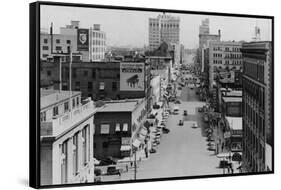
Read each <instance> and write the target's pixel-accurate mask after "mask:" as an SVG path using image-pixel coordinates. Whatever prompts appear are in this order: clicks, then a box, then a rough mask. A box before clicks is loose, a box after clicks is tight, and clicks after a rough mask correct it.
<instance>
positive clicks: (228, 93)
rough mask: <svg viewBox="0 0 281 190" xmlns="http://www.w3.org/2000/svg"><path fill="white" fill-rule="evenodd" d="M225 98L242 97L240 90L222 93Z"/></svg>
mask: <svg viewBox="0 0 281 190" xmlns="http://www.w3.org/2000/svg"><path fill="white" fill-rule="evenodd" d="M223 94H224V95H226V96H241V97H242V90H231V91H227V92H223Z"/></svg>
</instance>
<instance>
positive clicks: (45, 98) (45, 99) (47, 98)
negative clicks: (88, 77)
mask: <svg viewBox="0 0 281 190" xmlns="http://www.w3.org/2000/svg"><path fill="white" fill-rule="evenodd" d="M70 93H71V97H74V96H77V95H79V94H81V92H78V91H72V92H69V91H59V90H44V89H41V91H40V106H41V109H43V108H46V107H48V106H51V105H53V104H55V103H58V102H61V101H63V100H66V99H68V98H69V95H70Z"/></svg>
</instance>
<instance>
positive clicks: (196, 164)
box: [121, 87, 222, 180]
mask: <svg viewBox="0 0 281 190" xmlns="http://www.w3.org/2000/svg"><path fill="white" fill-rule="evenodd" d="M178 95H179V98H180V99H181V100H182V103H181V104H179V107H180V114H178V115H170V117H169V119H168V121H167V126H168V128H170V133H169V134H163V136H162V137H161V143H160V145H159V146H158V147H157V152H156V153H154V154H151V155H150V156H149V158H148V160H145V161H142V162H141V164H140V166H139V168H138V169H137V179H151V178H167V177H183V176H200V175H213V174H222V170H221V169H218V168H217V167H218V164H219V160H218V158H217V157H216V156H215V155H214V152H211V151H208V150H207V143H208V142H207V141H206V138H205V137H204V136H205V130H204V129H205V127H206V126H205V125H206V124H205V123H204V122H202V118H201V115H200V113H198V112H197V108H198V107H202V106H203V105H204V104H205V103H204V102H200V101H199V100H198V97H197V96H196V94H195V89H193V90H191V89H189V88H188V87H184V88H183V89H182V90H181V91H180V93H179V94H178ZM171 106H173V103H171ZM183 110H187V112H188V116H183ZM180 119H183V120H184V125H183V126H179V125H178V122H179V120H180ZM194 122H197V123H198V126H199V128H196V129H194V128H192V127H191V126H192V124H193V123H194ZM133 175H134V173H133V170H132V171H130V172H128V173H124V174H122V177H121V178H122V180H130V179H133Z"/></svg>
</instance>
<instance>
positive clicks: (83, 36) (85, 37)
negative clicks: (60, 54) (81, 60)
mask: <svg viewBox="0 0 281 190" xmlns="http://www.w3.org/2000/svg"><path fill="white" fill-rule="evenodd" d="M77 50H78V51H89V29H81V28H80V29H77Z"/></svg>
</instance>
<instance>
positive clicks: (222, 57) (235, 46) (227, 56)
mask: <svg viewBox="0 0 281 190" xmlns="http://www.w3.org/2000/svg"><path fill="white" fill-rule="evenodd" d="M241 47H242V43H240V42H215V41H210V42H209V90H210V91H212V89H213V85H214V82H215V81H220V82H221V83H233V84H234V83H237V82H239V80H240V81H241V79H239V77H238V76H239V74H238V73H241V72H242V66H243V59H242V52H241V51H240V49H241Z"/></svg>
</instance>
